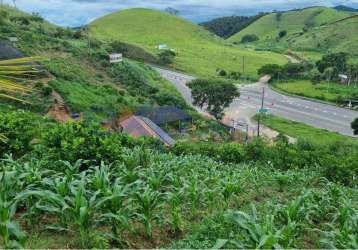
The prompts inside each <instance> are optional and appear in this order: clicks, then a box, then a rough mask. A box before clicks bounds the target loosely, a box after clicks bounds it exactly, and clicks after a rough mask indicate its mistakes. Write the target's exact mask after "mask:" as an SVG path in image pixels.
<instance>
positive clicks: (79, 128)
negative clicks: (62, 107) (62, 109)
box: [36, 122, 162, 163]
mask: <svg viewBox="0 0 358 250" xmlns="http://www.w3.org/2000/svg"><path fill="white" fill-rule="evenodd" d="M143 145H145V146H146V147H150V148H154V149H160V148H161V147H162V145H161V143H160V142H159V141H158V140H156V139H154V138H140V139H134V138H132V137H130V136H128V135H126V134H122V133H113V134H111V133H109V132H107V131H105V130H103V129H102V128H100V127H99V126H98V125H95V124H86V123H84V122H80V123H74V122H70V123H65V124H58V125H56V126H55V127H54V128H52V129H50V130H49V131H47V132H46V133H44V134H43V135H42V138H41V141H40V145H39V146H38V147H37V148H36V150H37V153H39V154H40V155H42V157H44V158H48V159H50V160H62V161H69V162H71V163H75V162H76V161H77V160H78V159H86V160H89V161H94V162H96V163H100V162H102V161H103V162H107V163H113V162H115V161H118V160H121V159H122V152H123V149H124V148H134V147H135V146H143Z"/></svg>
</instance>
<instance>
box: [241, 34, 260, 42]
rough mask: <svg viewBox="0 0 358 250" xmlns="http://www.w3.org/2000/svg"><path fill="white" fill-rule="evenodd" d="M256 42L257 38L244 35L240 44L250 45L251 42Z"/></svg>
mask: <svg viewBox="0 0 358 250" xmlns="http://www.w3.org/2000/svg"><path fill="white" fill-rule="evenodd" d="M258 40H259V38H258V36H256V35H249V34H248V35H244V36H243V37H242V38H241V43H252V42H256V41H258Z"/></svg>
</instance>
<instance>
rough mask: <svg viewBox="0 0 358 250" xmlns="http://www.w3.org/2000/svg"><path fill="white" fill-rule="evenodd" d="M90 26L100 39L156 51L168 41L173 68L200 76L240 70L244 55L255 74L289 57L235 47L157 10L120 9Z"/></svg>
mask: <svg viewBox="0 0 358 250" xmlns="http://www.w3.org/2000/svg"><path fill="white" fill-rule="evenodd" d="M90 27H91V30H92V34H93V35H94V36H95V37H96V38H99V39H100V40H104V41H112V40H120V41H122V42H126V43H131V44H135V45H137V46H140V47H142V48H144V49H146V50H147V51H149V52H151V53H153V54H158V53H159V50H158V49H157V48H156V47H157V46H158V45H159V44H167V45H168V46H169V47H170V48H172V49H175V51H176V52H177V54H178V55H177V57H176V60H175V63H174V65H173V67H175V68H177V69H180V70H183V71H186V72H190V73H194V74H198V75H213V74H215V72H216V70H217V69H218V68H223V69H225V70H234V71H239V70H240V69H242V57H243V56H245V57H246V69H247V72H246V73H249V74H252V75H256V71H257V69H258V68H259V67H260V66H262V65H263V64H267V63H278V64H282V63H285V62H286V58H284V57H282V56H281V55H277V54H274V53H270V52H254V51H247V50H241V49H237V48H234V47H232V46H231V45H230V44H226V43H225V41H224V40H223V39H221V38H218V37H216V36H215V35H213V34H211V33H210V32H208V31H206V30H205V29H204V28H202V27H200V26H199V25H196V24H194V23H192V22H190V21H188V20H185V19H183V18H181V17H177V16H172V15H169V14H167V13H163V12H160V11H155V10H149V9H128V10H124V11H119V12H116V13H114V14H110V15H107V16H105V17H102V18H100V19H98V20H96V21H94V22H93V23H92V24H90Z"/></svg>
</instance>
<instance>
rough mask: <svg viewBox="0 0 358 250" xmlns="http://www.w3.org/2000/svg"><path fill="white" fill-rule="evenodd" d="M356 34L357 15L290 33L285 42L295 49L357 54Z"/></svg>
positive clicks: (357, 42) (357, 40)
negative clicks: (299, 32) (305, 30)
mask: <svg viewBox="0 0 358 250" xmlns="http://www.w3.org/2000/svg"><path fill="white" fill-rule="evenodd" d="M357 34H358V15H356V16H352V17H349V18H346V19H343V20H340V21H337V22H334V23H331V24H329V25H324V26H321V27H316V28H313V29H312V30H310V31H308V32H307V33H305V34H296V35H292V36H290V37H288V40H287V42H288V43H289V44H290V47H292V48H295V49H296V50H313V49H314V50H317V51H322V52H327V51H332V52H338V51H343V52H347V53H349V54H350V55H353V56H358V35H357Z"/></svg>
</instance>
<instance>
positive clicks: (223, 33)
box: [200, 13, 265, 38]
mask: <svg viewBox="0 0 358 250" xmlns="http://www.w3.org/2000/svg"><path fill="white" fill-rule="evenodd" d="M263 15H265V13H259V14H258V15H255V16H228V17H220V18H216V19H214V20H211V21H209V22H205V23H201V24H200V25H201V26H203V27H204V28H206V29H207V30H209V31H210V32H212V33H214V34H216V35H217V36H220V37H223V38H229V37H230V36H232V35H235V34H236V33H238V32H240V31H241V30H243V29H245V28H246V27H247V26H249V25H250V24H251V23H253V22H255V21H256V20H257V19H259V18H260V17H262V16H263Z"/></svg>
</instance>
